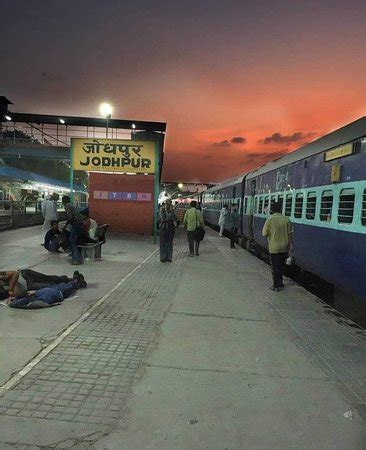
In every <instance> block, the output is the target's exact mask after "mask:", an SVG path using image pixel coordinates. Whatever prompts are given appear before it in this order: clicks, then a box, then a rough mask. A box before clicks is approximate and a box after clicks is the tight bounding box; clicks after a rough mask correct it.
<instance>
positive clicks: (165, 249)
mask: <svg viewBox="0 0 366 450" xmlns="http://www.w3.org/2000/svg"><path fill="white" fill-rule="evenodd" d="M174 232H175V231H174V228H168V229H167V230H160V232H159V238H160V261H171V260H172V258H173V239H174Z"/></svg>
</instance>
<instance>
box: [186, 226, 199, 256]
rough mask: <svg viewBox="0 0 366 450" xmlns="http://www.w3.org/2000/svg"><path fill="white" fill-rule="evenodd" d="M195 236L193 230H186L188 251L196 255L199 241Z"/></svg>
mask: <svg viewBox="0 0 366 450" xmlns="http://www.w3.org/2000/svg"><path fill="white" fill-rule="evenodd" d="M195 236H196V233H195V231H187V237H188V246H189V253H190V254H191V255H194V254H196V255H198V251H199V248H200V241H198V240H197V239H196V237H195Z"/></svg>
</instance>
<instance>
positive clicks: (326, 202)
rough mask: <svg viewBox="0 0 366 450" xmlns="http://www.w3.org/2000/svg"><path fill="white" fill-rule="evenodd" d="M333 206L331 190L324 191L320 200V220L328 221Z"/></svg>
mask: <svg viewBox="0 0 366 450" xmlns="http://www.w3.org/2000/svg"><path fill="white" fill-rule="evenodd" d="M332 208H333V191H324V192H323V193H322V199H321V202H320V220H321V221H322V222H330V219H331V218H332Z"/></svg>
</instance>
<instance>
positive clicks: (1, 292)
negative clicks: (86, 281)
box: [0, 269, 85, 300]
mask: <svg viewBox="0 0 366 450" xmlns="http://www.w3.org/2000/svg"><path fill="white" fill-rule="evenodd" d="M75 274H76V275H78V274H79V272H78V271H75V272H74V275H73V278H74V277H75ZM73 278H69V277H67V276H66V275H62V276H58V275H45V274H44V273H40V272H36V271H35V270H31V269H22V270H8V271H2V272H1V271H0V284H1V289H0V300H4V299H6V298H8V297H9V296H10V297H13V296H14V288H15V286H16V284H19V285H20V286H21V287H22V288H23V289H25V290H26V291H34V290H37V289H42V288H45V287H49V286H52V285H54V284H60V283H68V282H69V281H72V279H73ZM84 287H85V286H84Z"/></svg>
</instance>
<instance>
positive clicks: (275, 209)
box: [262, 202, 293, 291]
mask: <svg viewBox="0 0 366 450" xmlns="http://www.w3.org/2000/svg"><path fill="white" fill-rule="evenodd" d="M292 233H293V228H292V225H291V222H290V221H289V219H288V217H285V216H283V215H282V214H281V205H280V203H278V202H276V203H274V204H273V206H272V215H271V216H270V217H268V219H267V220H266V222H265V224H264V226H263V230H262V235H263V236H265V237H267V240H268V250H269V254H270V257H271V266H272V277H273V286H271V287H270V289H272V290H273V291H279V290H280V289H282V288H283V287H284V285H283V275H284V272H285V264H286V257H287V254H288V252H291V251H292Z"/></svg>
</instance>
